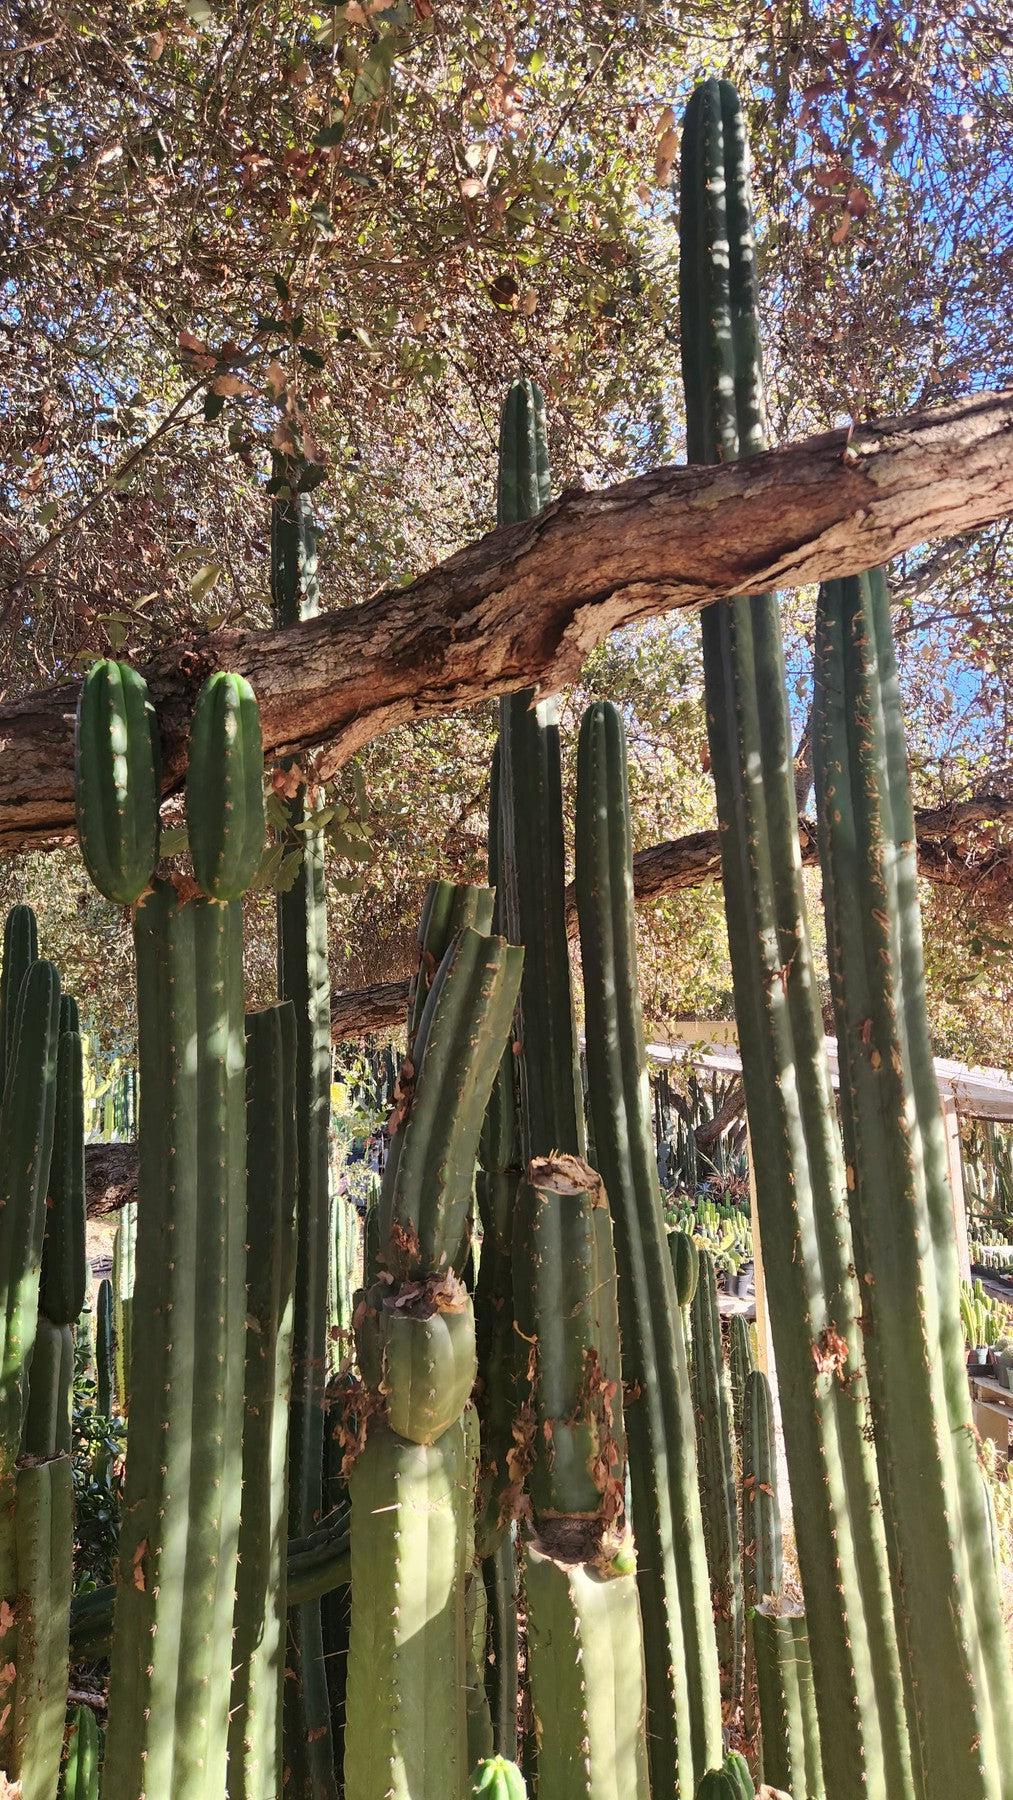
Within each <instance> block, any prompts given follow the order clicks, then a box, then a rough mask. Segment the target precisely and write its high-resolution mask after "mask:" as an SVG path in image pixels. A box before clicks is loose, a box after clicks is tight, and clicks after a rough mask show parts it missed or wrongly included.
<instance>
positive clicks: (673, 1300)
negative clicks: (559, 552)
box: [576, 703, 721, 1794]
mask: <svg viewBox="0 0 1013 1800" xmlns="http://www.w3.org/2000/svg"><path fill="white" fill-rule="evenodd" d="M576 872H577V912H578V918H579V921H580V944H581V961H582V966H583V972H584V1000H585V1013H586V1038H587V1070H588V1096H589V1101H590V1113H591V1120H592V1123H593V1128H594V1140H595V1148H596V1153H597V1167H598V1169H599V1172H600V1174H601V1176H602V1178H603V1180H604V1183H605V1189H606V1192H607V1194H608V1197H609V1205H610V1210H611V1213H612V1218H613V1222H614V1227H615V1234H616V1264H617V1272H618V1281H619V1323H620V1328H621V1332H622V1364H623V1378H624V1381H625V1384H626V1391H627V1394H628V1395H631V1396H633V1398H632V1399H631V1400H630V1401H629V1402H628V1404H627V1407H626V1428H627V1434H628V1439H629V1459H630V1488H631V1497H632V1524H633V1530H634V1534H635V1537H636V1541H637V1556H638V1567H639V1569H640V1578H639V1588H640V1609H641V1613H642V1616H643V1626H644V1655H645V1662H646V1668H647V1700H648V1732H647V1741H648V1749H649V1755H650V1764H651V1783H652V1787H653V1788H654V1789H655V1791H657V1792H664V1793H670V1792H682V1793H685V1794H691V1793H692V1792H693V1790H694V1788H695V1786H696V1783H697V1780H698V1779H699V1777H700V1776H701V1775H702V1774H703V1773H704V1771H705V1770H706V1769H707V1768H708V1767H709V1766H710V1765H711V1764H712V1763H713V1761H714V1758H715V1756H717V1755H718V1754H719V1752H720V1749H721V1703H720V1689H719V1682H718V1651H717V1646H716V1642H715V1631H714V1617H713V1613H712V1610H711V1593H710V1586H709V1582H708V1574H707V1560H706V1556H705V1553H704V1535H703V1526H702V1522H701V1514H700V1497H699V1493H698V1488H697V1455H696V1435H695V1429H694V1417H693V1404H692V1399H691V1395H690V1387H689V1374H688V1370H687V1363H686V1346H685V1339H684V1335H683V1326H682V1315H681V1312H680V1306H679V1298H678V1295H677V1292H676V1282H675V1275H674V1269H673V1265H672V1261H671V1258H670V1255H669V1251H668V1243H667V1233H666V1227H665V1220H664V1214H663V1211H662V1205H661V1189H660V1186H659V1182H658V1173H657V1158H656V1153H655V1145H654V1136H653V1131H652V1129H651V1118H650V1111H649V1104H650V1103H649V1089H648V1081H647V1058H646V1052H645V1049H644V1028H643V1019H642V1016H641V1010H640V996H639V990H638V975H637V954H636V927H635V919H634V908H633V842H632V825H631V819H630V806H629V792H628V785H627V772H626V744H625V735H624V731H623V725H622V719H621V717H620V715H619V713H618V711H617V710H616V708H615V707H613V706H611V705H609V704H608V703H598V704H596V705H595V706H592V707H590V708H589V709H588V711H587V713H585V715H584V719H583V722H582V724H581V729H580V742H579V748H578V757H577V820H576ZM692 1252H693V1255H694V1256H695V1253H696V1246H695V1245H692Z"/></svg>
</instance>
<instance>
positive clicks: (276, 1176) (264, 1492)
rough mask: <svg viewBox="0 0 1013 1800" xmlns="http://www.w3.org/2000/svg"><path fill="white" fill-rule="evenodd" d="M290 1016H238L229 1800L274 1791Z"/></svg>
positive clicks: (289, 1218)
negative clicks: (238, 1400)
mask: <svg viewBox="0 0 1013 1800" xmlns="http://www.w3.org/2000/svg"><path fill="white" fill-rule="evenodd" d="M295 1029H296V1027H295V1013H294V1012H293V1009H292V1006H291V1003H290V1002H287V1001H286V1002H284V1003H283V1004H282V1005H280V1006H272V1007H268V1008H267V1009H266V1010H265V1011H264V1012H258V1013H251V1014H249V1015H248V1016H247V1020H246V1124H247V1149H246V1181H247V1212H246V1220H247V1223H246V1248H247V1309H248V1310H247V1324H246V1392H245V1413H244V1419H243V1509H242V1518H241V1521H240V1526H239V1567H238V1570H237V1574H236V1609H235V1637H234V1641H233V1650H232V1668H233V1676H232V1697H231V1701H230V1709H229V1796H230V1800H263V1797H264V1796H265V1795H266V1794H269V1793H277V1794H280V1793H281V1791H282V1785H283V1770H282V1702H283V1696H284V1681H285V1634H286V1629H287V1609H288V1602H287V1591H286V1573H287V1571H286V1555H285V1551H286V1543H285V1539H286V1533H287V1520H288V1406H289V1390H290V1388H291V1385H292V1314H293V1306H294V1286H295V1198H296V1187H297V1151H296V1126H295V1056H296V1049H295Z"/></svg>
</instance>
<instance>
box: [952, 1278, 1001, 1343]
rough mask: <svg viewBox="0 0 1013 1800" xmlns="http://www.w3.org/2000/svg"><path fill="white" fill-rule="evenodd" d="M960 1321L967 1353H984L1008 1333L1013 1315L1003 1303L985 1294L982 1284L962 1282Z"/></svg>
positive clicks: (978, 1282)
mask: <svg viewBox="0 0 1013 1800" xmlns="http://www.w3.org/2000/svg"><path fill="white" fill-rule="evenodd" d="M960 1320H961V1324H962V1325H963V1328H964V1342H965V1344H966V1345H967V1348H968V1350H984V1349H987V1348H988V1347H989V1345H991V1344H996V1343H998V1341H999V1339H1000V1338H1001V1337H1004V1336H1005V1335H1006V1334H1007V1333H1008V1331H1009V1330H1010V1323H1011V1314H1010V1309H1009V1307H1008V1306H1004V1305H1003V1303H1002V1301H1001V1300H995V1299H993V1298H992V1295H991V1294H988V1293H986V1292H985V1288H984V1286H983V1284H982V1283H981V1282H980V1281H971V1282H967V1281H962V1282H961V1284H960Z"/></svg>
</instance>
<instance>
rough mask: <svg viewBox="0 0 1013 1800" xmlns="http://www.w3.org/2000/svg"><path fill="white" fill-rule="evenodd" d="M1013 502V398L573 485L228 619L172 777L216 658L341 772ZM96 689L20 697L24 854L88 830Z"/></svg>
mask: <svg viewBox="0 0 1013 1800" xmlns="http://www.w3.org/2000/svg"><path fill="white" fill-rule="evenodd" d="M1011 512H1013V392H1010V393H1004V394H976V395H973V396H971V397H969V398H967V399H963V400H956V401H951V402H950V403H948V404H947V405H946V406H942V407H939V408H937V409H935V410H934V411H931V412H924V413H919V414H915V415H913V416H911V417H909V418H906V419H886V420H880V421H878V422H876V423H874V424H870V425H862V426H858V427H857V428H855V429H854V430H851V429H849V430H847V431H836V432H827V433H825V434H824V435H822V436H820V437H814V438H810V439H808V440H807V441H805V442H804V443H800V444H793V445H788V446H786V447H785V448H784V449H782V450H773V451H770V452H768V453H767V454H765V455H763V456H756V457H753V458H751V459H750V460H749V461H748V462H745V463H730V464H726V465H725V466H723V467H717V468H693V469H686V468H664V469H657V470H654V471H653V472H652V473H650V474H648V475H641V476H638V477H637V478H636V479H635V480H633V481H627V482H623V483H621V484H620V485H619V486H617V487H612V488H606V489H602V490H599V491H596V492H591V493H584V492H576V491H573V492H569V493H565V494H563V495H561V497H560V498H559V499H558V500H556V501H554V502H553V504H552V505H551V506H549V507H547V508H546V509H545V511H544V512H542V513H540V514H539V515H538V517H537V518H535V519H531V520H528V521H526V522H524V523H523V524H520V525H511V526H503V527H501V528H500V529H499V530H498V531H494V532H490V533H489V534H488V535H487V536H486V537H484V538H481V539H480V540H479V541H478V542H477V543H474V544H469V545H468V546H467V547H466V548H465V549H463V550H460V551H458V552H457V554H456V555H454V556H452V557H450V558H449V560H448V561H446V562H444V563H442V564H441V565H440V566H439V567H438V568H436V569H434V570H432V571H431V572H430V573H429V574H428V575H424V576H421V577H420V578H419V580H417V581H415V582H413V583H412V584H411V586H410V587H406V588H400V589H397V590H394V591H392V592H389V593H385V594H381V595H378V596H377V597H375V598H374V599H372V600H369V601H367V602H366V603H365V604H364V605H362V606H354V607H349V608H347V609H346V610H345V611H343V612H337V613H330V614H324V615H323V616H321V617H320V618H316V619H309V620H306V621H304V622H303V623H301V624H299V625H295V626H292V627H290V628H288V629H287V630H284V631H260V632H258V631H223V632H218V633H215V634H213V635H211V636H209V637H207V638H205V639H203V640H202V641H200V642H198V643H194V644H193V645H191V646H188V647H185V648H184V649H182V650H176V651H174V652H173V653H172V655H171V656H168V655H167V656H166V657H164V658H163V659H162V660H161V661H159V662H157V663H156V664H154V665H153V666H152V668H151V670H150V672H149V673H150V679H151V685H152V690H153V693H154V697H155V700H156V704H157V706H158V711H159V718H160V722H161V727H162V734H163V748H164V780H165V787H166V789H167V790H171V789H173V788H174V787H176V786H178V784H179V781H180V778H181V775H182V771H183V766H184V755H185V739H186V730H187V724H188V720H189V715H190V711H191V707H192V703H193V699H194V696H195V693H196V689H197V687H198V686H199V685H200V683H201V682H202V681H203V680H204V678H205V676H206V675H207V674H208V673H209V672H210V671H211V670H212V669H214V668H222V667H228V668H232V669H235V670H237V671H239V672H240V673H242V674H244V675H246V676H247V677H248V678H249V679H250V680H251V681H252V683H253V686H254V688H255V689H256V691H257V695H258V698H259V700H260V707H261V716H262V720H263V727H264V743H265V750H266V753H267V755H268V756H269V757H278V756H282V755H298V754H299V753H300V752H302V751H306V750H309V749H311V748H313V747H315V746H318V745H324V744H326V746H327V749H326V752H325V753H324V755H323V757H322V759H321V768H320V772H321V773H323V774H326V773H328V772H330V771H333V770H334V769H336V768H337V767H338V766H340V764H341V763H342V762H343V761H344V760H346V759H347V758H348V757H349V756H351V755H352V754H354V752H355V751H356V750H358V749H361V747H362V746H363V745H364V744H366V743H369V742H370V741H371V740H372V739H374V738H376V737H379V736H382V735H383V734H384V733H385V732H387V731H390V730H392V729H393V728H394V727H395V726H398V725H403V724H405V723H406V722H408V721H410V720H412V719H420V718H427V717H432V716H433V715H435V714H439V713H446V712H452V711H454V710H456V709H458V708H460V707H464V706H471V705H473V704H475V703H476V702H477V701H480V700H487V699H490V698H492V697H493V696H494V695H496V694H500V693H504V692H508V691H510V690H511V689H516V688H520V687H529V686H533V685H537V686H541V687H543V688H546V689H552V688H558V687H561V686H563V685H564V684H566V683H567V682H569V681H571V680H572V679H573V678H574V677H575V676H576V674H577V672H578V670H579V668H580V666H581V664H582V662H583V661H584V659H585V658H586V656H587V655H588V653H589V651H590V650H592V649H593V648H594V646H595V645H596V644H598V643H600V642H601V641H602V639H603V638H605V637H606V636H607V635H608V633H609V632H610V631H612V630H614V629H615V627H616V626H619V625H626V624H630V623H633V622H635V621H637V620H643V619H649V618H653V617H655V616H656V615H658V614H659V613H664V612H668V611H671V610H672V609H674V608H678V607H691V606H701V605H706V604H708V603H709V602H711V601H713V600H718V599H720V598H721V597H722V596H724V595H728V594H733V593H739V594H757V593H762V592H764V591H765V590H767V589H770V588H778V587H799V586H802V585H803V584H804V583H807V582H812V581H818V580H820V579H821V578H822V577H824V576H831V575H846V574H850V573H853V572H855V571H857V570H861V569H866V568H869V567H871V566H873V565H874V564H877V563H883V562H886V561H888V560H889V559H890V558H891V557H893V556H895V555H897V554H898V552H899V551H901V550H905V549H907V548H909V547H910V546H911V545H913V544H918V543H923V542H926V541H928V540H929V539H938V538H946V537H952V536H955V535H957V534H959V533H962V532H966V531H969V530H971V529H973V528H974V527H975V526H979V525H983V524H986V523H988V522H989V521H990V520H992V519H996V518H1000V517H1004V516H1006V515H1007V514H1009V513H1011ZM76 697H77V693H76V687H75V686H74V685H73V684H68V685H66V686H63V687H59V688H51V689H48V690H46V691H45V692H43V693H39V694H34V695H31V696H29V697H28V698H27V699H25V700H22V701H18V702H16V703H14V704H12V705H9V706H5V707H3V708H0V742H2V743H3V747H4V751H5V754H4V755H3V756H2V757H0V843H2V844H5V845H6V846H7V847H8V848H14V847H16V846H18V845H29V844H35V845H41V844H45V843H51V842H53V841H54V839H59V838H61V837H66V836H68V835H69V833H70V831H71V829H72V815H73V805H72V802H73V749H72V735H73V733H72V724H73V713H74V707H75V704H76Z"/></svg>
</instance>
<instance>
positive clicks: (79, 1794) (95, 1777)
mask: <svg viewBox="0 0 1013 1800" xmlns="http://www.w3.org/2000/svg"><path fill="white" fill-rule="evenodd" d="M101 1767H102V1732H101V1730H100V1729H99V1723H98V1720H97V1719H96V1717H95V1714H94V1713H93V1712H92V1709H91V1707H90V1706H75V1708H74V1711H73V1714H72V1716H71V1722H70V1737H69V1740H68V1744H67V1760H66V1762H65V1763H64V1765H63V1774H62V1776H61V1777H60V1800H99V1796H98V1783H99V1771H100V1769H101Z"/></svg>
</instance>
